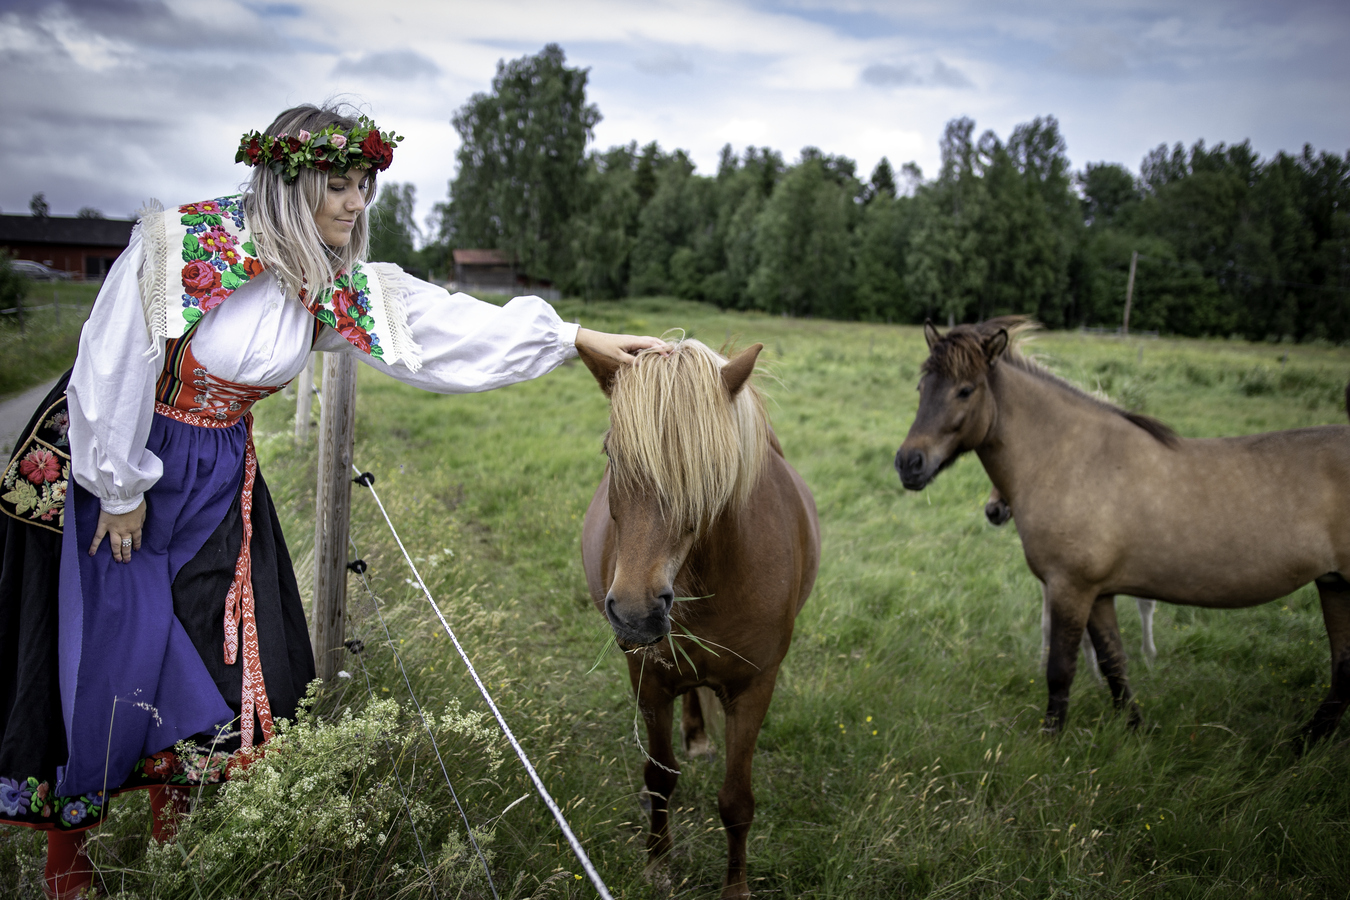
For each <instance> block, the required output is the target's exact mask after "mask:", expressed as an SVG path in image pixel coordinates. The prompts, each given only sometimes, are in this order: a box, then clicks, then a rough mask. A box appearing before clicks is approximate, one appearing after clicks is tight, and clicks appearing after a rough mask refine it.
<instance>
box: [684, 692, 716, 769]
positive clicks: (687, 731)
mask: <svg viewBox="0 0 1350 900" xmlns="http://www.w3.org/2000/svg"><path fill="white" fill-rule="evenodd" d="M700 693H701V692H700V691H699V689H698V688H693V689H692V690H690V691H689V692H688V693H686V694H685V695H684V696H683V697H682V698H681V705H682V706H683V714H682V715H681V717H680V731H681V732H682V733H683V737H684V753H685V755H686V756H690V757H694V756H704V755H707V754H710V753H712V741H710V740H709V739H708V730H707V726H706V725H705V724H704V721H703V703H702V701H701V698H700V697H699V694H700Z"/></svg>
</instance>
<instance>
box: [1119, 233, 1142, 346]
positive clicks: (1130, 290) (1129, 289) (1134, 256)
mask: <svg viewBox="0 0 1350 900" xmlns="http://www.w3.org/2000/svg"><path fill="white" fill-rule="evenodd" d="M1138 263H1139V251H1138V250H1135V251H1134V252H1133V253H1131V254H1130V278H1129V280H1128V281H1126V282H1125V321H1124V322H1122V323H1121V326H1120V333H1121V334H1123V335H1128V334H1129V333H1130V301H1132V300H1133V299H1134V267H1135V266H1136V265H1138Z"/></svg>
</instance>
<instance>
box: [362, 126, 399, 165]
mask: <svg viewBox="0 0 1350 900" xmlns="http://www.w3.org/2000/svg"><path fill="white" fill-rule="evenodd" d="M361 155H362V156H364V157H365V158H366V159H368V160H370V161H371V162H372V163H373V164H374V166H375V169H376V171H379V172H383V171H384V170H385V169H387V168H389V164H390V163H391V162H393V161H394V148H393V147H391V146H389V145H388V144H386V143H385V142H384V140H383V139H382V138H381V137H380V133H379V132H378V131H375V130H373V129H372V130H371V132H370V134H368V135H366V139H365V140H364V141H362V142H361Z"/></svg>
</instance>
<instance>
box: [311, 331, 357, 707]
mask: <svg viewBox="0 0 1350 900" xmlns="http://www.w3.org/2000/svg"><path fill="white" fill-rule="evenodd" d="M355 431H356V360H355V359H354V358H353V357H352V356H351V355H350V354H348V353H326V354H324V362H323V405H322V411H321V412H320V413H319V478H318V482H319V484H318V493H317V495H316V497H315V500H316V502H315V510H314V609H313V611H312V615H311V616H310V622H311V625H310V628H311V629H312V639H313V644H314V662H315V666H316V668H317V671H318V676H319V677H320V678H322V679H323V680H325V681H328V680H331V679H332V678H333V676H335V675H336V674H337V672H338V669H339V668H341V666H340V663H341V662H342V654H341V653H340V652H339V651H341V650H342V642H343V640H344V639H345V637H346V625H347V534H348V527H349V526H350V524H351V512H352V508H351V500H352V443H353V440H354V438H355Z"/></svg>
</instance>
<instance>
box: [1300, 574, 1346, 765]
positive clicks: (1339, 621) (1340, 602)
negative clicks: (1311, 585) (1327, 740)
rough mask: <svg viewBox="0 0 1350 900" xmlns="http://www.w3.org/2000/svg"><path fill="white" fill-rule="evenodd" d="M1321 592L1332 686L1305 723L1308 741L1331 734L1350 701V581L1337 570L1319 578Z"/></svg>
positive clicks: (1319, 592) (1319, 591)
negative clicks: (1329, 652) (1336, 572)
mask: <svg viewBox="0 0 1350 900" xmlns="http://www.w3.org/2000/svg"><path fill="white" fill-rule="evenodd" d="M1317 594H1318V599H1320V600H1321V601H1322V621H1323V622H1324V623H1325V624H1326V626H1327V640H1328V641H1329V642H1330V644H1331V689H1330V690H1329V691H1327V696H1326V699H1325V700H1323V701H1322V705H1321V706H1319V707H1317V712H1315V713H1313V717H1312V719H1311V720H1309V722H1308V724H1307V725H1304V726H1303V733H1302V738H1303V741H1302V742H1303V743H1306V744H1312V743H1315V742H1317V741H1320V740H1321V739H1322V738H1324V737H1326V736H1327V735H1329V734H1331V732H1332V731H1333V730H1334V729H1335V728H1336V723H1337V722H1339V721H1340V720H1341V716H1342V715H1343V714H1344V713H1345V708H1346V706H1347V705H1348V704H1350V582H1348V581H1346V579H1345V578H1343V577H1341V576H1340V575H1335V574H1333V575H1328V576H1325V577H1322V578H1319V579H1317ZM1300 749H1301V748H1300Z"/></svg>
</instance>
